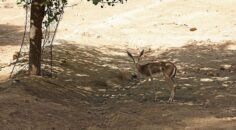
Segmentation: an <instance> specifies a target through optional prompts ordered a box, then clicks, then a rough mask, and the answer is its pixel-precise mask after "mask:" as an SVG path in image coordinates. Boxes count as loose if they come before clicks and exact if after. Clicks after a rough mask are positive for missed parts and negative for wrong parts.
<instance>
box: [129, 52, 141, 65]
mask: <svg viewBox="0 0 236 130" xmlns="http://www.w3.org/2000/svg"><path fill="white" fill-rule="evenodd" d="M127 54H128V56H129V57H130V58H131V59H132V60H133V62H134V64H135V65H137V64H139V61H140V60H141V57H142V55H143V54H144V50H142V51H141V52H140V54H139V55H138V56H133V55H132V54H131V53H130V52H129V51H127Z"/></svg>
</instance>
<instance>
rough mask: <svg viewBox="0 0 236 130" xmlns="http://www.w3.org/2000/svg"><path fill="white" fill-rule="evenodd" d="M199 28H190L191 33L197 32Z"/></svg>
mask: <svg viewBox="0 0 236 130" xmlns="http://www.w3.org/2000/svg"><path fill="white" fill-rule="evenodd" d="M196 30H197V28H195V27H193V28H190V29H189V31H191V32H193V31H196Z"/></svg>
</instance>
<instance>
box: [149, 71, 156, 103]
mask: <svg viewBox="0 0 236 130" xmlns="http://www.w3.org/2000/svg"><path fill="white" fill-rule="evenodd" d="M148 71H149V75H150V79H151V83H152V88H153V92H154V101H157V91H156V87H155V85H153V75H152V70H151V68H150V67H148Z"/></svg>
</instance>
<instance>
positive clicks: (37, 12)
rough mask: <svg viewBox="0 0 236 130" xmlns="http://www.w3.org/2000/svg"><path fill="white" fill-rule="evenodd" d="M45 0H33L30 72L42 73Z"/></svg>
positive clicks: (31, 73) (33, 73) (32, 73)
mask: <svg viewBox="0 0 236 130" xmlns="http://www.w3.org/2000/svg"><path fill="white" fill-rule="evenodd" d="M44 1H45V0H32V4H31V16H30V50H29V74H30V75H38V76H39V75H41V46H42V22H43V18H44V16H45V13H44V11H45V6H44V4H43V3H44Z"/></svg>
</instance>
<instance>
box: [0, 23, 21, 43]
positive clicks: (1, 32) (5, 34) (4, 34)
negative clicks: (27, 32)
mask: <svg viewBox="0 0 236 130" xmlns="http://www.w3.org/2000/svg"><path fill="white" fill-rule="evenodd" d="M22 36H23V27H21V26H14V25H8V24H0V46H5V45H20V44H21V41H22Z"/></svg>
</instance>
